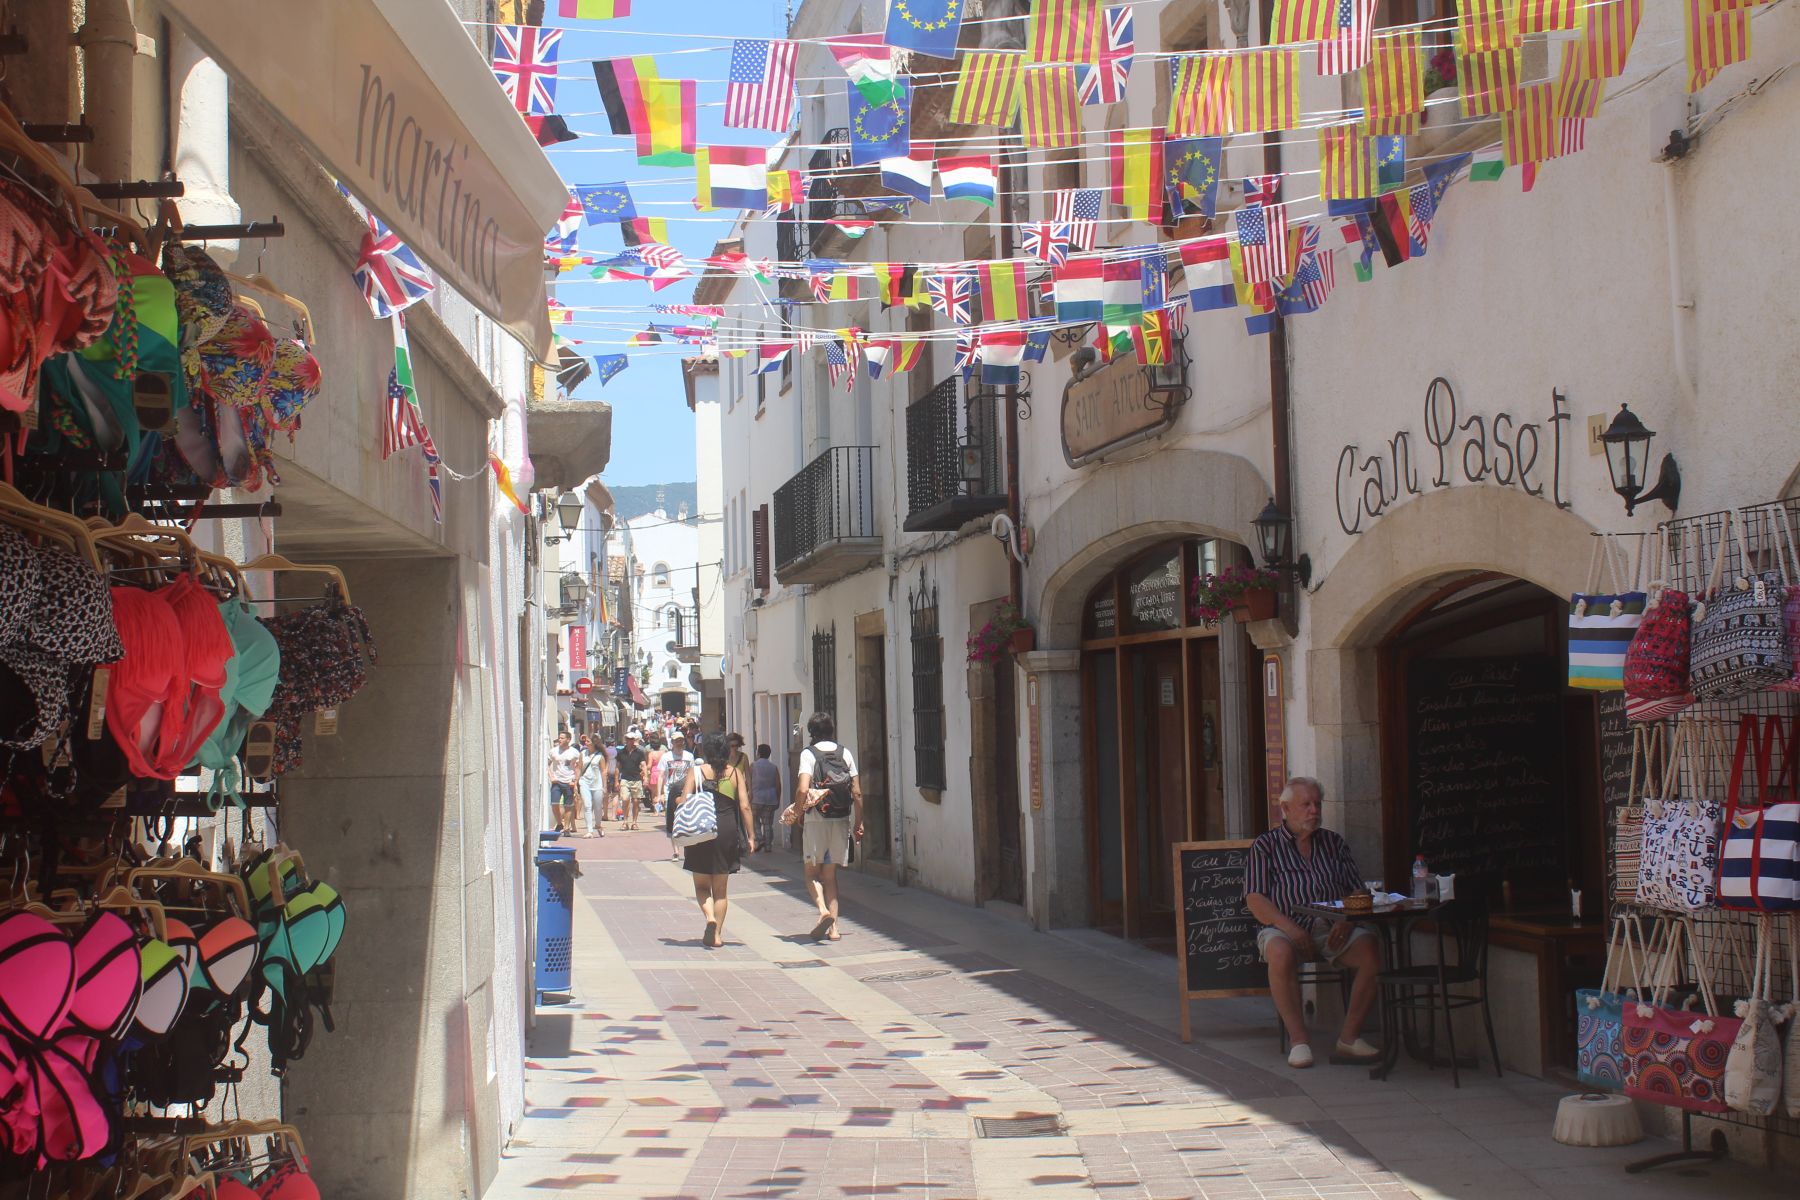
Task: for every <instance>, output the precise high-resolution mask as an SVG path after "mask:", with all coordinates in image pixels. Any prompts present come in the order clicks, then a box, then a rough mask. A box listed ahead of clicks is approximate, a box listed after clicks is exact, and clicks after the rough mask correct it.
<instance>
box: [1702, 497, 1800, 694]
mask: <svg viewBox="0 0 1800 1200" xmlns="http://www.w3.org/2000/svg"><path fill="white" fill-rule="evenodd" d="M1725 526H1726V533H1722V534H1721V535H1720V538H1719V545H1718V548H1717V552H1716V554H1715V556H1714V558H1713V566H1712V574H1711V576H1710V577H1709V578H1708V581H1707V587H1706V592H1705V594H1704V595H1703V596H1702V598H1701V602H1700V604H1699V605H1697V606H1696V607H1695V609H1694V634H1693V648H1692V655H1691V657H1690V660H1689V670H1688V674H1689V677H1690V679H1691V680H1692V688H1693V692H1694V695H1695V697H1696V698H1698V699H1701V700H1729V699H1731V698H1733V697H1736V696H1742V695H1746V694H1748V693H1750V692H1755V691H1760V690H1761V689H1763V688H1767V687H1773V686H1774V685H1775V684H1778V683H1782V682H1785V681H1786V680H1787V678H1788V677H1789V676H1790V675H1792V674H1793V671H1794V657H1793V651H1792V649H1791V648H1790V647H1789V646H1788V639H1787V626H1786V625H1785V624H1783V621H1782V609H1783V607H1785V605H1786V603H1787V583H1786V581H1785V580H1784V579H1783V578H1782V573H1781V572H1780V571H1779V570H1773V571H1763V572H1761V573H1760V574H1756V573H1753V572H1752V567H1753V562H1752V560H1751V558H1750V554H1749V551H1748V550H1747V549H1746V548H1745V544H1744V532H1743V527H1744V518H1743V517H1742V516H1741V515H1739V514H1737V513H1734V512H1727V513H1726V514H1725ZM1727 536H1729V537H1731V538H1732V539H1734V540H1735V541H1736V543H1737V547H1738V559H1739V562H1740V564H1741V565H1742V567H1743V573H1742V574H1740V575H1738V576H1736V577H1735V578H1734V579H1733V580H1732V581H1731V585H1730V586H1729V587H1721V586H1720V584H1721V582H1722V578H1723V574H1724V566H1725V542H1726V537H1727Z"/></svg>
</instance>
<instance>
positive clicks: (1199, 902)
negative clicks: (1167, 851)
mask: <svg viewBox="0 0 1800 1200" xmlns="http://www.w3.org/2000/svg"><path fill="white" fill-rule="evenodd" d="M1174 850H1175V881H1176V882H1175V886H1176V888H1177V889H1178V891H1177V894H1176V897H1175V911H1176V914H1177V915H1176V921H1177V928H1176V932H1177V934H1178V935H1179V937H1180V942H1179V946H1180V954H1181V1040H1182V1041H1184V1042H1185V1041H1187V1040H1189V1037H1190V1033H1191V1031H1190V1030H1189V1028H1188V1001H1189V1000H1194V999H1199V998H1202V997H1206V996H1261V995H1266V994H1267V993H1268V990H1269V971H1268V968H1267V967H1265V966H1264V965H1263V964H1262V961H1261V960H1260V959H1259V958H1258V956H1257V953H1256V931H1257V930H1258V928H1260V926H1259V924H1258V923H1257V920H1256V918H1255V917H1253V916H1251V915H1250V910H1249V909H1247V908H1245V907H1244V864H1245V863H1247V862H1249V861H1250V843H1249V842H1177V843H1175V847H1174Z"/></svg>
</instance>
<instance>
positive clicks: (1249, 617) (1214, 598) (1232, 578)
mask: <svg viewBox="0 0 1800 1200" xmlns="http://www.w3.org/2000/svg"><path fill="white" fill-rule="evenodd" d="M1280 581H1281V576H1280V575H1278V574H1277V573H1276V572H1274V571H1271V570H1269V569H1268V568H1266V567H1250V566H1231V567H1226V568H1225V569H1224V570H1222V571H1219V572H1216V573H1208V574H1205V575H1200V576H1196V577H1195V579H1194V582H1193V585H1192V587H1191V588H1190V589H1189V593H1188V615H1189V616H1190V617H1191V618H1192V619H1193V620H1196V621H1201V622H1204V623H1205V624H1208V625H1216V624H1218V623H1219V622H1220V621H1222V620H1224V619H1225V617H1226V615H1227V614H1229V615H1230V616H1231V617H1232V618H1233V619H1234V620H1237V621H1266V620H1268V619H1269V618H1270V617H1273V616H1274V615H1275V607H1276V606H1275V588H1276V586H1277V585H1278V584H1279V583H1280Z"/></svg>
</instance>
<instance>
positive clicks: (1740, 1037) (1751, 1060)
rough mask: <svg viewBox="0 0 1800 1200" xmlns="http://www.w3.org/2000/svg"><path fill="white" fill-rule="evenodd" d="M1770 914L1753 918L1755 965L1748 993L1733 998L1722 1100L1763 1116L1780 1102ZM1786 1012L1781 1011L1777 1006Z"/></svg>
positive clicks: (1732, 1107)
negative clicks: (1733, 1026) (1734, 1020)
mask: <svg viewBox="0 0 1800 1200" xmlns="http://www.w3.org/2000/svg"><path fill="white" fill-rule="evenodd" d="M1772 923H1773V918H1771V917H1768V916H1762V917H1758V918H1757V919H1756V965H1755V966H1754V967H1752V968H1751V971H1750V996H1749V998H1748V999H1745V1000H1739V1001H1738V1002H1737V1015H1738V1016H1739V1017H1740V1018H1741V1019H1742V1021H1743V1024H1741V1025H1739V1026H1738V1031H1737V1037H1736V1038H1734V1039H1733V1040H1732V1043H1731V1053H1730V1054H1728V1055H1726V1057H1725V1103H1726V1104H1727V1105H1729V1106H1730V1108H1731V1110H1732V1111H1733V1112H1741V1113H1748V1114H1750V1115H1751V1116H1753V1117H1767V1116H1771V1115H1773V1114H1774V1112H1775V1108H1776V1106H1777V1105H1778V1104H1780V1102H1781V1074H1782V1070H1781V1038H1780V1036H1779V1035H1778V1034H1777V1033H1776V1032H1775V1023H1776V1022H1777V1021H1779V1020H1780V1019H1781V1016H1780V1015H1778V1013H1777V1010H1776V1009H1775V1008H1774V1007H1773V1006H1772V1005H1770V1003H1769V991H1770V975H1771V973H1772V967H1773V960H1774V957H1775V947H1774V945H1773V942H1774V936H1773V934H1774V930H1773V929H1772V928H1771V925H1772ZM1781 1011H1782V1012H1783V1013H1785V1010H1781Z"/></svg>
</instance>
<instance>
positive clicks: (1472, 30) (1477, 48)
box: [1456, 0, 1522, 54]
mask: <svg viewBox="0 0 1800 1200" xmlns="http://www.w3.org/2000/svg"><path fill="white" fill-rule="evenodd" d="M1456 40H1457V42H1458V44H1460V45H1461V46H1462V53H1464V54H1480V53H1484V52H1486V51H1490V50H1513V49H1517V48H1518V46H1519V45H1520V43H1521V40H1522V39H1521V38H1520V35H1519V0H1462V2H1461V4H1459V5H1458V6H1457V13H1456Z"/></svg>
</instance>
